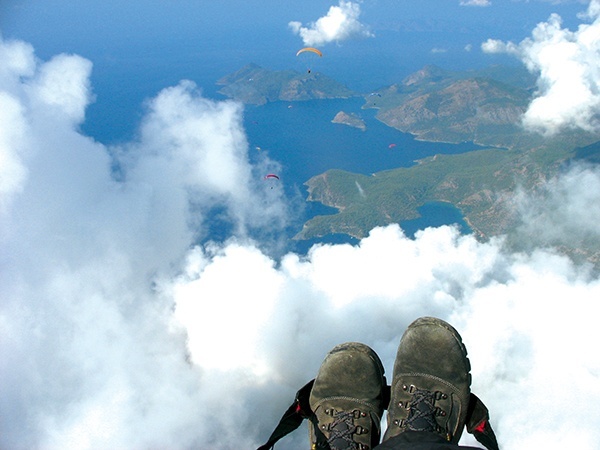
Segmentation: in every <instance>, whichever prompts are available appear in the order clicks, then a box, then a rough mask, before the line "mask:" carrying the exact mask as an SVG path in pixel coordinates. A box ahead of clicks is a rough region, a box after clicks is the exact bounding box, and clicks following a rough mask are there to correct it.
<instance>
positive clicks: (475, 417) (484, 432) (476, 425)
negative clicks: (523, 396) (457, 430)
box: [467, 393, 499, 450]
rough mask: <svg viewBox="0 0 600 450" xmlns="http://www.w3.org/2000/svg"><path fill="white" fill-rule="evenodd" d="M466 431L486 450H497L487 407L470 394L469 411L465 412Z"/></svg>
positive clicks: (496, 442)
mask: <svg viewBox="0 0 600 450" xmlns="http://www.w3.org/2000/svg"><path fill="white" fill-rule="evenodd" d="M467 431H468V432H469V433H471V434H472V435H473V436H475V439H477V440H478V441H479V442H480V443H481V444H482V445H483V446H484V447H485V448H487V449H488V450H499V447H498V441H497V440H496V435H495V434H494V430H492V426H491V425H490V414H489V412H488V409H487V407H486V406H485V405H484V404H483V402H482V401H481V400H479V397H477V396H476V395H475V394H473V393H471V398H470V399H469V410H468V412H467Z"/></svg>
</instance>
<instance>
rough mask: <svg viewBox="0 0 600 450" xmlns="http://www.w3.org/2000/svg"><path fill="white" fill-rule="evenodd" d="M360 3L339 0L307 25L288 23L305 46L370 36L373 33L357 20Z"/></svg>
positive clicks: (294, 22) (295, 22)
mask: <svg viewBox="0 0 600 450" xmlns="http://www.w3.org/2000/svg"><path fill="white" fill-rule="evenodd" d="M359 16H360V4H359V3H353V2H348V1H344V0H340V3H339V5H338V6H332V7H330V8H329V11H327V14H326V15H325V16H323V17H320V18H319V19H317V21H316V22H312V23H310V24H309V25H308V26H302V23H301V22H297V21H293V22H290V23H289V27H290V28H291V29H292V31H293V32H294V33H295V34H297V35H299V36H300V37H301V38H302V41H303V42H304V45H306V46H317V47H318V46H321V45H324V44H328V43H330V42H341V41H345V40H347V39H351V38H357V37H359V38H360V37H371V36H373V34H372V33H371V32H370V31H369V30H368V29H367V27H365V25H363V24H362V23H360V22H359V20H358V18H359Z"/></svg>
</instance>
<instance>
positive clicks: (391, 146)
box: [388, 144, 396, 148]
mask: <svg viewBox="0 0 600 450" xmlns="http://www.w3.org/2000/svg"><path fill="white" fill-rule="evenodd" d="M395 146H396V144H390V145H388V148H394V147H395Z"/></svg>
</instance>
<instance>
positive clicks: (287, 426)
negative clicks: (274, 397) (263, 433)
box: [257, 379, 327, 450]
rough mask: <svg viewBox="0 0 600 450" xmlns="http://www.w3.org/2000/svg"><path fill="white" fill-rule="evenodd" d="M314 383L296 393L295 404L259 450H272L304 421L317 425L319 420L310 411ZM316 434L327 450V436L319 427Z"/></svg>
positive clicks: (318, 442)
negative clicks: (310, 398)
mask: <svg viewBox="0 0 600 450" xmlns="http://www.w3.org/2000/svg"><path fill="white" fill-rule="evenodd" d="M314 382H315V380H314V379H312V380H310V381H309V382H308V383H306V384H305V385H304V386H303V387H302V388H300V390H299V391H298V392H296V397H295V398H294V402H293V403H292V404H291V405H290V407H289V408H288V409H287V410H286V411H285V412H284V413H283V416H282V417H281V420H280V421H279V423H278V424H277V426H276V427H275V430H273V433H271V436H270V437H269V440H268V441H267V442H266V443H265V444H264V445H261V446H260V447H258V449H257V450H271V449H272V448H273V447H274V445H275V443H276V442H277V441H278V440H279V439H281V438H282V437H284V436H287V435H288V434H290V433H291V432H292V431H294V430H295V429H297V428H298V427H299V426H300V425H301V424H302V421H303V420H304V419H308V420H310V421H311V422H313V424H315V425H316V424H317V418H316V416H315V414H314V413H313V411H312V409H310V404H309V397H310V391H311V389H312V387H313V384H314ZM315 432H316V435H317V444H318V445H321V446H322V447H323V448H325V447H324V445H326V444H327V441H326V439H325V436H324V435H323V433H321V432H320V431H319V429H318V427H315Z"/></svg>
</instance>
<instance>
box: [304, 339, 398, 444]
mask: <svg viewBox="0 0 600 450" xmlns="http://www.w3.org/2000/svg"><path fill="white" fill-rule="evenodd" d="M383 374H384V369H383V365H382V364H381V361H380V359H379V357H378V356H377V354H376V353H375V352H374V351H373V350H372V349H371V348H370V347H368V346H366V345H364V344H360V343H357V342H348V343H345V344H341V345H338V346H336V347H334V348H333V350H331V351H330V352H329V353H328V354H327V356H326V357H325V360H324V361H323V363H322V364H321V367H320V369H319V373H318V374H317V378H315V382H314V385H313V387H312V390H311V393H310V399H309V401H310V408H311V409H312V411H313V412H314V414H315V416H316V424H313V423H312V422H310V423H309V434H310V442H311V449H313V450H315V449H330V450H369V449H371V448H373V447H374V446H376V445H377V444H378V443H379V438H380V434H381V428H380V427H381V414H382V413H383V409H384V404H383V403H384V400H383V395H384V388H385V387H386V381H385V377H384V375H383Z"/></svg>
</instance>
